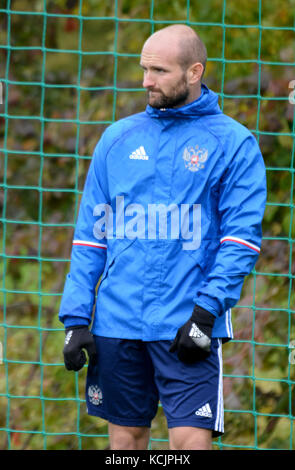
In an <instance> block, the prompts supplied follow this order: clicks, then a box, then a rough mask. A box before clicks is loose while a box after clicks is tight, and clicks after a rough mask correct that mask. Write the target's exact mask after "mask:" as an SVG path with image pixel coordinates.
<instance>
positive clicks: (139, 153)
mask: <svg viewBox="0 0 295 470" xmlns="http://www.w3.org/2000/svg"><path fill="white" fill-rule="evenodd" d="M129 158H130V159H131V160H148V159H149V157H148V155H147V154H146V151H145V149H144V147H143V145H141V146H140V147H139V148H138V149H136V150H134V152H132V153H131V154H130V155H129Z"/></svg>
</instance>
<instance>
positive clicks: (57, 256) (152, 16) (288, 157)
mask: <svg viewBox="0 0 295 470" xmlns="http://www.w3.org/2000/svg"><path fill="white" fill-rule="evenodd" d="M294 6H295V5H294V1H293V0H286V1H285V2H284V3H283V4H282V2H279V1H278V0H271V1H269V2H263V1H262V0H252V1H251V2H249V0H247V1H246V0H242V1H240V2H235V1H234V0H207V2H200V1H197V0H173V1H171V0H169V1H168V0H161V1H160V0H150V1H148V0H140V1H137V0H136V1H135V0H112V1H97V0H95V1H94V0H89V1H87V2H85V1H84V2H83V1H82V0H61V1H54V0H47V1H46V0H35V1H34V2H30V1H28V0H7V1H4V0H0V189H1V193H0V205H1V211H2V212H1V219H0V222H1V234H0V235H1V248H0V250H1V253H0V266H1V284H0V301H1V302H0V308H1V313H0V359H1V364H0V404H1V406H0V448H3V449H91V448H96V449H104V448H107V446H108V431H107V427H106V423H105V422H104V421H103V420H100V419H96V418H93V417H89V416H88V415H87V413H86V409H85V398H84V382H85V377H86V367H87V366H85V367H84V368H83V370H82V371H81V372H79V373H70V372H67V371H65V369H64V365H63V358H62V347H63V346H62V345H63V341H64V331H63V328H62V325H61V324H60V323H59V322H58V318H57V313H58V308H59V303H60V299H61V294H62V290H63V284H64V280H65V274H66V272H67V270H68V263H69V256H70V249H71V241H72V235H73V229H74V226H75V221H76V216H77V210H78V207H79V201H80V197H81V192H82V188H83V184H84V180H85V175H86V173H87V169H88V166H89V162H90V159H91V155H92V151H93V148H94V146H95V144H96V142H97V140H98V139H99V136H100V135H101V133H102V132H103V130H104V129H105V128H106V126H108V125H109V124H111V123H112V122H114V121H115V120H118V119H120V118H121V117H124V116H126V115H129V114H131V113H134V112H137V111H140V110H142V109H144V107H145V103H146V98H145V93H144V90H143V88H142V83H141V71H140V69H139V67H138V61H139V54H140V49H141V46H142V44H143V42H144V40H145V39H146V38H147V37H148V36H149V35H150V34H151V33H152V32H154V31H156V30H157V29H159V28H161V27H163V26H165V25H167V24H174V23H185V24H188V25H190V26H192V27H193V28H195V29H196V30H197V31H198V32H199V34H200V36H201V38H202V39H203V40H204V42H205V43H206V45H207V48H208V65H207V72H206V75H205V80H204V81H205V83H206V84H207V85H208V86H209V87H211V88H212V89H214V90H215V91H216V92H217V93H218V94H219V97H220V105H221V107H222V109H223V110H224V112H226V113H227V114H229V115H230V116H232V117H234V118H236V119H238V120H239V121H240V122H242V123H243V124H245V125H246V126H247V127H248V128H249V129H250V130H251V131H252V132H253V134H254V135H255V136H256V137H257V140H258V141H259V144H260V147H261V150H262V153H263V155H264V158H265V163H266V167H267V179H268V201H267V207H266V212H265V219H264V237H263V243H262V253H261V255H260V258H259V260H258V263H257V265H256V267H255V269H254V270H253V272H252V273H251V275H250V276H248V278H247V280H246V282H245V284H244V287H243V292H242V296H241V300H240V301H239V303H238V305H237V306H236V307H235V308H234V309H233V323H234V331H235V339H234V340H233V341H232V342H231V343H229V344H227V345H226V346H224V351H223V354H224V359H223V360H224V395H225V429H226V434H225V435H224V436H222V437H219V438H218V439H216V440H214V448H216V449H236V448H237V449H294V447H295V438H294V411H295V399H294V369H295V364H294V363H295V349H294V346H295V341H294V340H295V332H294V313H295V309H294V267H295V263H294V135H295V134H294V109H295V106H294V101H295V100H294V94H292V93H293V91H294V86H293V85H294V84H292V83H291V82H292V80H294V78H295V70H294V67H295V60H294V32H295V23H294ZM160 448H161V449H165V448H168V434H167V430H166V422H165V417H164V413H163V410H162V407H161V404H159V409H158V414H157V417H156V418H155V420H154V423H153V426H152V431H151V439H150V449H160Z"/></svg>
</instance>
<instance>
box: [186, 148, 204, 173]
mask: <svg viewBox="0 0 295 470" xmlns="http://www.w3.org/2000/svg"><path fill="white" fill-rule="evenodd" d="M182 158H183V160H184V165H185V168H187V169H188V170H190V171H199V170H202V169H203V168H204V166H205V165H204V163H205V161H206V160H207V158H208V150H207V149H201V148H199V146H198V145H196V146H195V147H192V146H189V147H186V148H185V149H184V152H183V155H182Z"/></svg>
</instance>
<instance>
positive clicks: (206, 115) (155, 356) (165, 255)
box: [60, 25, 266, 450]
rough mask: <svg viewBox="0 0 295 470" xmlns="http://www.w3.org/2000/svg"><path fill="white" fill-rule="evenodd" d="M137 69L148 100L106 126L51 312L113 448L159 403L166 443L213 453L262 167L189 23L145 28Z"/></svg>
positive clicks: (145, 433)
mask: <svg viewBox="0 0 295 470" xmlns="http://www.w3.org/2000/svg"><path fill="white" fill-rule="evenodd" d="M140 65H141V67H142V69H143V73H144V80H143V86H144V87H145V88H146V90H147V96H148V105H147V108H146V110H145V112H142V113H138V114H135V115H133V116H129V117H127V118H125V119H122V120H120V121H118V122H117V123H115V124H113V125H111V126H110V127H109V128H108V129H107V130H106V131H105V133H104V134H103V136H102V137H101V139H100V141H99V143H98V144H97V146H96V148H95V151H94V155H93V159H92V162H91V165H90V169H89V172H88V176H87V179H86V183H85V188H84V193H83V197H82V201H81V206H80V212H79V217H78V221H77V225H76V229H75V235H74V240H73V249H72V257H71V269H70V273H69V274H68V276H67V279H66V284H65V289H64V294H63V299H62V303H61V308H60V320H61V321H62V322H63V323H64V325H65V328H66V339H65V346H64V358H65V365H66V368H67V369H69V370H79V369H80V368H81V367H83V365H84V364H85V361H86V356H85V353H84V351H83V349H87V351H88V354H89V365H88V372H87V384H86V400H87V409H88V413H89V414H91V415H95V416H99V417H101V418H104V419H106V420H107V421H108V423H109V436H110V446H111V449H146V448H147V445H148V441H149V430H150V425H151V422H152V419H153V418H154V416H155V414H156V412H157V407H158V402H159V401H160V402H161V405H162V406H163V410H164V412H165V415H166V418H167V423H168V429H169V441H170V448H171V449H204V450H205V449H211V445H212V436H213V437H214V436H218V435H221V434H222V433H223V432H224V429H223V398H222V356H221V343H222V342H226V341H228V340H230V339H231V338H232V337H233V332H232V325H231V319H230V313H231V307H233V306H234V305H235V304H236V302H237V301H238V299H239V297H240V293H241V288H242V285H243V280H244V277H245V276H246V275H248V274H249V273H250V272H251V270H252V268H253V266H254V265H255V262H256V260H257V257H258V254H259V251H260V243H261V220H262V217H263V212H264V206H265V197H266V185H265V167H264V163H263V159H262V156H261V153H260V151H259V147H258V145H257V143H256V140H255V138H254V137H253V136H252V134H251V133H250V132H249V131H248V130H247V129H246V128H245V127H243V126H242V125H241V124H239V123H237V122H236V121H234V120H233V119H231V118H229V117H228V116H225V115H224V114H223V113H222V112H221V110H220V108H219V106H218V98H217V95H216V94H215V93H214V92H212V91H211V90H209V89H208V88H207V87H206V86H205V85H204V84H202V83H201V80H202V77H203V74H204V70H205V65H206V49H205V46H204V45H203V43H202V42H201V40H200V39H199V37H198V35H197V34H196V33H195V32H194V31H193V30H192V29H191V28H189V27H188V26H185V25H174V26H169V27H166V28H164V29H162V30H160V31H158V32H156V33H154V34H153V35H152V36H151V37H150V38H148V40H147V41H146V42H145V44H144V46H143V49H142V54H141V59H140ZM99 280H100V283H99V287H98V291H97V301H96V305H95V311H94V318H93V323H92V327H91V332H90V331H89V329H88V327H89V325H90V323H91V320H92V311H93V306H94V304H95V297H96V286H97V284H98V281H99Z"/></svg>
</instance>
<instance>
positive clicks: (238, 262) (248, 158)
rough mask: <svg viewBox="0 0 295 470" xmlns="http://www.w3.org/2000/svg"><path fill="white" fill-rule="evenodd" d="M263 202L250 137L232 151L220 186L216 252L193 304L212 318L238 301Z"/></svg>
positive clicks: (260, 170) (256, 245)
mask: <svg viewBox="0 0 295 470" xmlns="http://www.w3.org/2000/svg"><path fill="white" fill-rule="evenodd" d="M265 202H266V177H265V166H264V162H263V158H262V155H261V152H260V149H259V146H258V144H257V142H256V139H255V138H254V136H252V135H251V134H250V135H249V136H248V137H247V138H246V139H244V141H243V142H242V143H241V144H240V146H239V148H238V149H237V150H236V152H235V154H234V156H233V158H232V160H231V162H230V164H229V165H228V166H227V169H226V171H225V173H224V175H223V178H222V180H221V184H220V192H219V201H218V212H219V217H220V240H219V248H218V250H217V254H216V256H215V259H214V260H213V262H212V264H211V263H210V264H211V269H210V270H209V272H208V274H207V275H206V276H205V279H204V281H203V283H202V284H201V287H200V289H199V290H198V292H197V293H196V295H195V297H194V302H195V303H196V304H197V305H199V306H200V307H203V308H204V309H206V310H208V311H210V312H211V313H213V314H214V315H215V316H220V315H222V314H224V313H225V312H226V311H227V310H228V309H230V308H231V307H233V306H234V305H235V304H236V303H237V301H238V300H239V298H240V295H241V290H242V286H243V282H244V278H245V276H247V275H248V274H249V273H250V272H251V271H252V269H253V267H254V265H255V263H256V260H257V258H258V256H259V253H260V245H261V240H262V228H261V224H262V218H263V214H264V209H265Z"/></svg>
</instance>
